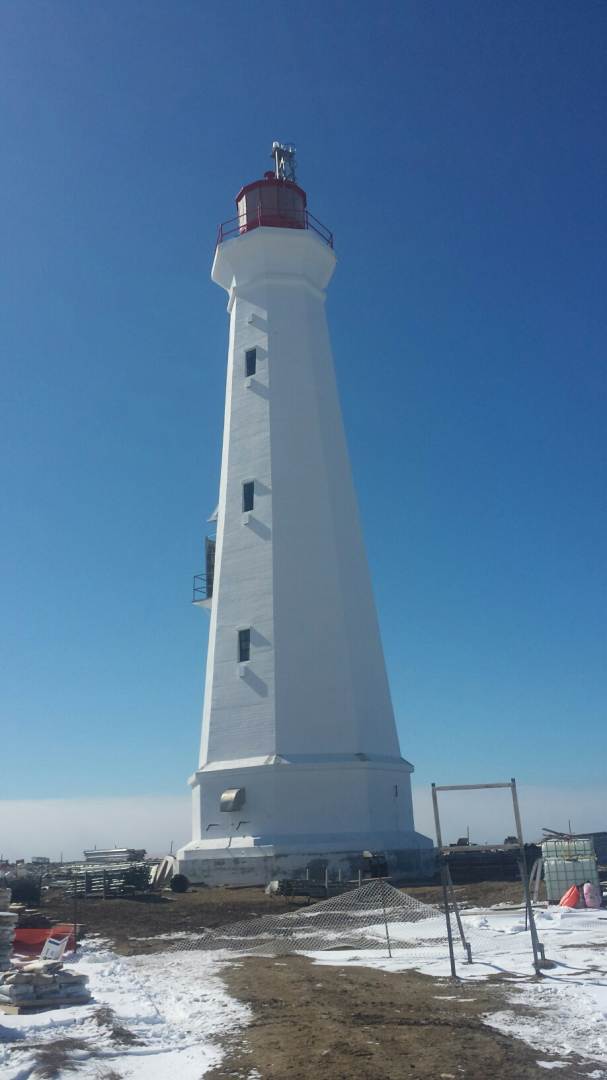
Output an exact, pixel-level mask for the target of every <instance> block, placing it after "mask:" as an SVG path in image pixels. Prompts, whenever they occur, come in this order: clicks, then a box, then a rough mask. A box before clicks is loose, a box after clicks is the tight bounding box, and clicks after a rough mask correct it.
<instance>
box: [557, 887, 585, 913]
mask: <svg viewBox="0 0 607 1080" xmlns="http://www.w3.org/2000/svg"><path fill="white" fill-rule="evenodd" d="M579 902H580V890H579V889H578V887H577V885H572V886H571V888H570V889H567V892H566V893H563V895H562V896H561V899H560V900H559V907H570V908H574V907H577V906H578V904H579Z"/></svg>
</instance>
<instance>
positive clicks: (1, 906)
mask: <svg viewBox="0 0 607 1080" xmlns="http://www.w3.org/2000/svg"><path fill="white" fill-rule="evenodd" d="M10 902H11V891H10V889H3V888H1V887H0V971H5V970H6V968H8V967H10V964H11V954H12V951H13V937H14V936H15V926H16V925H17V922H18V919H19V916H18V914H17V913H16V912H14V911H9V904H10Z"/></svg>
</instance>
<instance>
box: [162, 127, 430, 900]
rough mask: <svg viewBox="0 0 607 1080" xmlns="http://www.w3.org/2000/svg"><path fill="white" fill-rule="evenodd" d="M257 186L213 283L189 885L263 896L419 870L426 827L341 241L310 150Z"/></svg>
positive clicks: (221, 245) (186, 860)
mask: <svg viewBox="0 0 607 1080" xmlns="http://www.w3.org/2000/svg"><path fill="white" fill-rule="evenodd" d="M273 154H274V157H275V170H274V172H271V173H266V174H265V176H264V178H263V179H262V180H258V181H255V182H254V183H252V184H248V185H246V186H245V187H243V188H242V190H241V191H240V193H239V194H238V196H237V198H236V207H237V217H236V218H235V219H234V220H233V221H232V222H228V223H227V224H226V225H223V226H222V227H221V228H220V231H219V237H218V244H217V249H216V252H215V259H214V262H213V269H212V275H211V276H212V278H213V281H215V282H216V283H217V284H218V285H221V286H222V288H224V289H225V290H226V292H227V294H228V311H229V313H230V337H229V348H228V372H227V386H226V402H225V419H224V434H223V454H222V462H221V480H220V486H219V505H218V508H217V516H216V520H217V537H216V541H213V540H210V539H207V542H206V556H207V566H206V575H204V576H203V575H201V576H199V579H198V584H197V587H196V590H195V599H197V601H198V602H199V603H201V604H202V605H203V606H206V607H208V608H209V609H210V618H211V625H210V636H209V646H208V656H207V669H206V683H205V699H204V711H203V719H202V742H201V748H200V762H199V766H198V769H197V771H196V772H195V773H194V775H193V777H191V780H190V783H191V786H192V790H193V839H192V841H191V842H190V843H189V844H187V845H186V846H185V847H184V848H183V849H182V850H181V851H180V852H179V853H178V860H179V869H180V871H181V872H182V873H184V874H185V875H186V876H187V877H188V878H189V879H190V880H191V881H205V882H207V883H209V884H215V883H217V884H219V883H227V882H240V881H242V882H246V881H250V882H251V883H264V882H266V881H268V880H269V879H270V878H271V877H274V876H276V875H285V874H289V875H296V874H302V875H305V873H306V871H308V872H310V870H311V871H312V873H314V871H317V870H318V868H319V867H320V868H322V869H323V870H324V869H325V868H328V869H329V871H330V872H332V871H334V870H336V869H338V868H340V869H342V871H343V872H344V873H346V874H347V873H355V872H357V870H358V868H359V867H360V866H361V865H362V864H363V852H365V851H367V852H368V851H372V852H374V853H376V854H377V853H381V854H384V855H385V857H386V859H387V863H388V866H389V867H390V868H391V869H393V870H396V869H400V870H402V871H404V872H406V871H407V869H412V868H416V866H417V864H418V863H419V859H420V857H421V855H422V852H423V851H424V849H426V850H427V849H431V847H432V844H431V841H430V840H428V839H427V838H426V837H423V836H421V835H420V834H419V833H416V832H415V831H414V825H413V811H412V804H411V784H410V774H411V772H412V771H413V766H412V765H410V764H409V762H407V761H406V760H405V759H404V758H403V757H401V753H400V748H399V743H398V737H397V733H396V727H395V723H394V715H393V711H392V704H391V700H390V691H389V687H388V681H387V677H386V670H385V664H384V657H383V652H382V646H381V641H380V635H379V628H378V623H377V616H376V612H375V605H374V601H373V595H372V590H371V583H370V578H369V571H368V567H367V561H366V557H365V550H364V545H363V540H362V535H361V528H360V523H359V516H358V508H357V503H356V496H355V492H354V487H353V484H352V477H351V472H350V463H349V459H348V451H347V446H346V440H345V436H344V430H343V424H342V418H341V411H340V406H339V399H338V394H337V387H336V383H335V374H334V369H333V360H332V356H331V345H330V341H329V333H328V328H327V319H326V313H325V296H326V288H327V285H328V284H329V281H330V279H331V276H332V274H333V271H334V269H335V262H336V260H335V254H334V251H333V238H332V236H331V234H330V232H329V231H328V230H327V229H325V228H324V227H323V226H322V225H321V224H320V223H319V222H318V221H316V219H315V218H313V216H312V214H311V213H310V212H309V211H308V209H307V199H306V194H305V192H304V191H303V190H302V189H301V187H299V186H298V184H297V183H296V182H295V176H294V168H293V163H294V151H293V148H292V147H283V146H281V145H280V144H277V143H275V144H274V147H273Z"/></svg>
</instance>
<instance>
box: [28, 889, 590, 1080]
mask: <svg viewBox="0 0 607 1080" xmlns="http://www.w3.org/2000/svg"><path fill="white" fill-rule="evenodd" d="M407 891H408V892H410V893H411V894H413V895H415V896H417V897H418V898H419V899H420V900H423V901H425V902H426V903H433V902H434V903H436V902H438V901H439V899H440V895H439V890H438V889H435V888H428V887H423V888H410V889H407ZM458 898H459V899H460V901H461V902H462V903H467V904H474V905H483V906H484V905H491V904H495V903H508V904H518V903H520V902H521V886H520V884H517V883H514V882H484V883H480V884H474V885H468V886H462V887H460V888H458ZM298 906H299V903H294V902H293V901H289V900H285V899H283V898H271V897H267V896H266V895H265V893H264V892H263V890H261V889H238V890H237V889H199V890H192V891H190V892H188V893H186V894H184V895H174V894H167V895H166V896H164V897H160V898H158V899H151V900H147V901H146V900H106V901H103V900H87V901H86V902H81V903H80V905H79V910H78V921H79V922H81V923H82V924H84V926H85V927H86V930H87V931H88V932H89V933H92V932H95V933H99V934H101V935H102V936H103V937H104V938H108V939H109V940H111V941H112V943H113V945H114V947H115V948H116V949H117V950H118V951H119V952H121V953H123V954H126V955H129V954H135V953H141V952H148V951H157V950H161V949H165V948H167V946H168V944H169V942H168V941H167V939H166V938H162V937H159V935H166V934H173V933H175V932H183V931H186V932H191V933H196V932H197V931H202V930H203V929H204V928H205V927H209V928H210V927H215V926H220V925H222V924H224V923H228V922H233V921H235V920H237V919H245V918H249V917H253V916H254V915H263V914H268V913H272V914H279V913H281V912H286V911H292V910H294V909H295V908H296V907H298ZM45 910H46V913H47V914H49V915H51V916H52V917H53V918H57V919H62V920H63V919H67V920H69V919H70V918H71V914H72V901H71V898H64V897H62V896H61V895H59V894H55V895H53V894H49V896H48V899H47V903H46V905H45ZM222 977H223V978H224V980H225V982H226V983H227V985H228V987H229V989H230V992H231V993H232V994H233V995H234V996H235V997H237V998H239V999H240V1000H241V1001H244V1002H246V1003H247V1004H248V1005H249V1006H250V1008H251V1009H252V1011H253V1016H254V1019H253V1022H252V1024H251V1025H250V1026H249V1027H248V1028H247V1029H246V1030H245V1031H244V1032H241V1033H240V1034H239V1035H238V1036H237V1037H236V1038H234V1039H233V1040H231V1039H230V1038H228V1039H227V1040H226V1041H225V1049H226V1056H225V1058H224V1060H223V1062H222V1064H221V1065H220V1066H219V1067H217V1068H216V1069H215V1070H214V1071H212V1072H211V1073H209V1074H207V1077H208V1080H250V1078H251V1077H256V1080H317V1078H318V1077H319V1076H322V1077H326V1078H327V1080H404V1078H408V1077H412V1078H418V1080H460V1078H461V1080H529V1078H535V1080H545V1078H546V1076H547V1075H548V1073H547V1071H546V1068H545V1067H541V1066H539V1065H538V1064H537V1062H538V1060H542V1061H548V1062H550V1061H551V1060H556V1059H554V1058H551V1055H549V1054H546V1053H544V1052H540V1051H535V1050H533V1049H532V1048H531V1047H529V1046H527V1045H526V1044H525V1043H523V1042H522V1041H520V1040H518V1039H514V1038H510V1037H507V1036H505V1035H501V1034H500V1033H499V1032H496V1031H494V1030H492V1029H491V1028H490V1027H487V1026H486V1025H485V1024H483V1023H482V1016H483V1014H486V1013H492V1012H497V1011H498V1010H500V1009H503V1008H505V1007H510V1008H511V1007H512V1006H511V1005H509V1004H507V1002H506V996H507V994H511V993H512V988H513V987H512V982H509V983H507V984H504V983H503V982H501V981H500V980H499V979H495V980H491V981H484V982H479V983H474V984H472V983H469V982H468V983H465V984H459V983H455V984H454V983H452V982H451V981H450V980H447V979H437V978H431V977H430V976H425V975H421V974H419V973H418V972H404V973H386V972H380V971H374V970H372V969H370V968H365V967H362V966H360V967H359V966H353V965H352V964H347V965H344V966H343V967H337V966H336V967H325V966H320V965H315V964H313V963H312V962H311V961H309V960H308V959H306V958H304V957H299V956H280V957H276V958H275V957H260V956H248V957H244V958H240V957H235V958H234V960H233V961H232V962H230V963H229V964H227V965H226V967H225V968H224V971H223V975H222ZM530 977H531V976H530ZM594 1068H596V1066H594ZM592 1070H593V1065H592V1064H589V1063H583V1062H578V1063H570V1064H568V1065H566V1066H565V1067H559V1068H558V1069H557V1070H555V1075H558V1076H559V1078H562V1080H572V1078H573V1077H576V1078H580V1077H588V1076H589V1075H591V1074H592ZM595 1076H596V1073H595Z"/></svg>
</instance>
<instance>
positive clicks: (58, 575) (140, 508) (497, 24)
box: [0, 0, 607, 828]
mask: <svg viewBox="0 0 607 1080" xmlns="http://www.w3.org/2000/svg"><path fill="white" fill-rule="evenodd" d="M606 45H607V5H605V4H604V3H602V2H584V0H580V2H578V3H570V2H569V0H567V2H561V0H549V2H529V0H523V2H509V3H507V4H505V3H501V2H493V0H488V2H485V3H479V2H478V0H474V2H468V0H457V2H455V0H452V2H440V3H434V2H432V0H415V2H407V0H401V2H398V3H396V2H395V3H385V2H379V3H378V2H377V0H374V2H373V3H370V2H369V3H362V4H361V3H359V2H357V0H348V2H347V3H344V2H341V0H332V2H329V3H327V2H322V3H318V2H316V0H313V2H311V3H306V4H305V5H304V6H303V7H302V5H297V4H288V3H284V2H280V3H272V2H264V3H263V4H262V3H258V2H253V3H244V2H242V0H241V2H237V3H232V4H227V5H226V4H219V3H205V2H189V0H179V2H177V3H175V2H173V0H171V2H169V0H166V2H155V0H146V2H134V0H111V2H109V0H106V2H96V3H90V2H89V3H86V2H76V0H52V2H45V0H30V2H23V0H4V2H3V3H2V6H1V8H0V81H1V104H0V109H1V114H2V124H1V127H2V154H1V158H2V160H1V163H0V218H1V222H2V238H1V252H2V258H1V261H0V304H1V318H0V356H1V363H2V369H3V374H2V395H1V397H2V406H1V408H2V415H1V421H0V424H1V438H2V444H3V449H2V457H1V469H2V501H3V504H4V524H3V527H2V531H1V533H0V557H1V564H2V578H3V583H2V604H1V615H0V618H1V641H0V646H1V652H2V675H1V690H0V693H1V708H2V725H3V727H2V783H1V792H0V795H1V796H3V797H7V798H8V797H16V796H17V795H19V796H22V797H23V796H27V795H31V796H38V797H52V796H59V795H61V796H65V795H74V796H78V795H82V794H84V793H85V792H91V793H93V794H100V795H118V794H127V793H133V792H147V793H164V794H169V793H180V792H183V791H184V786H185V780H186V777H187V775H188V774H189V773H190V772H191V771H193V769H194V767H195V765H196V757H197V749H198V739H199V722H200V710H201V704H202V687H203V674H204V658H205V648H206V633H207V625H208V622H207V616H206V613H204V612H201V611H199V610H198V609H195V608H192V607H191V606H190V603H189V601H190V595H191V592H190V589H191V576H192V574H193V573H194V572H195V571H196V570H199V569H201V568H202V539H203V536H204V532H205V519H206V517H207V516H208V514H209V513H210V512H211V510H212V509H213V507H214V506H215V502H216V492H217V485H218V478H219V462H220V445H221V426H222V419H223V394H224V379H225V364H226V344H227V337H226V334H227V316H226V311H225V297H224V295H223V293H222V292H221V291H220V290H219V289H218V288H217V287H216V286H214V285H213V284H212V283H211V281H210V279H209V269H210V263H211V258H212V254H213V246H214V239H215V229H216V225H217V223H218V222H219V221H221V220H222V219H225V218H228V217H231V216H232V214H233V212H234V211H233V197H234V195H235V193H236V191H237V190H238V188H239V186H240V185H241V184H242V183H244V182H247V181H250V180H252V179H255V178H256V177H257V176H258V175H260V174H261V172H262V171H263V170H264V169H266V168H268V167H269V165H270V161H269V156H268V155H269V148H270V144H271V141H272V139H274V138H278V139H285V140H289V139H290V140H293V141H294V142H296V144H297V147H298V153H299V177H300V180H301V183H302V185H303V186H304V187H306V189H307V191H308V194H309V204H310V207H311V209H312V211H313V212H314V213H315V214H316V215H317V216H318V217H319V218H320V219H321V220H322V221H325V222H327V224H328V225H329V226H330V227H331V228H332V229H333V230H334V232H335V235H336V247H337V253H338V257H339V266H338V272H337V274H336V276H335V279H334V282H333V284H332V285H331V290H330V299H329V317H330V324H331V330H332V337H333V344H334V352H335V361H336V366H337V374H338V379H339V384H340V388H341V395H342V403H343V409H344V414H345V422H346V428H347V432H348V437H349V443H350V448H351V454H352V462H353V469H354V476H355V481H356V485H357V489H358V492H359V497H360V502H361V509H362V515H363V521H364V526H365V534H366V540H367V546H368V552H369V559H370V563H371V569H372V573H373V578H374V582H375V587H376V597H377V603H378V608H379V613H380V619H381V624H382V630H383V638H384V645H385V651H386V657H387V663H388V668H389V674H390V678H391V685H392V690H393V696H394V703H395V708H396V713H397V717H398V722H399V727H400V731H401V737H402V749H403V753H404V754H405V756H406V757H408V758H410V759H411V760H412V761H413V762H414V763H415V764H416V768H417V772H416V780H417V782H418V783H421V784H426V783H428V782H429V781H430V780H432V779H435V780H437V781H438V782H443V783H444V782H464V781H466V780H469V781H475V780H479V781H482V780H492V779H500V778H506V779H507V778H508V777H510V775H512V774H514V775H516V776H517V777H518V778H520V779H521V780H522V781H526V782H528V783H537V784H542V783H545V784H550V785H553V786H555V785H556V786H558V785H561V784H562V785H564V786H567V784H568V783H569V782H571V783H575V784H577V785H579V784H582V783H585V782H587V783H589V784H590V785H593V786H595V787H596V786H597V785H599V784H600V783H601V782H603V781H604V778H605V765H606V753H605V750H606V745H605V719H606V717H605V697H606V689H607V687H606V669H607V664H606V659H607V656H606V641H607V634H606V629H607V627H606V621H605V608H606V598H607V597H606V593H607V589H606V585H607V581H606V571H605V555H606V551H607V536H606V533H607V528H606V526H607V505H606V479H607V478H606V468H605V464H606V444H605V404H606V402H605V397H606V393H605V391H606V373H605V341H606V333H605V330H606V326H605V280H606V269H607V267H606V261H607V260H606V256H605V251H606V243H605V241H606V235H605V234H606V229H605V226H606V219H607V203H606V198H605V191H606V190H607V184H606V165H607V137H606V131H607V129H606V125H605V115H606V104H607V103H606V63H605V55H606ZM546 824H550V822H546ZM604 824H605V823H604V821H603V822H598V823H597V826H596V827H597V828H598V827H601V826H603V827H604Z"/></svg>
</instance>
